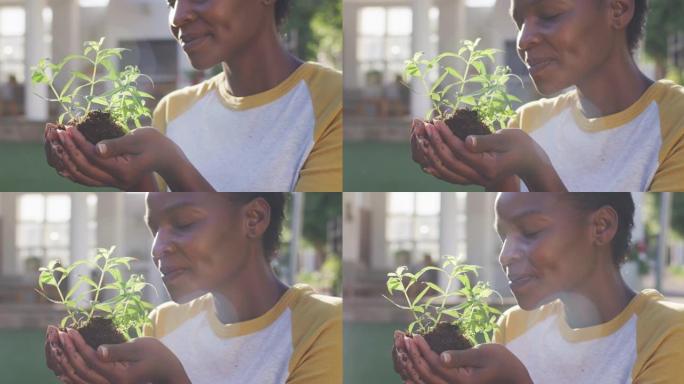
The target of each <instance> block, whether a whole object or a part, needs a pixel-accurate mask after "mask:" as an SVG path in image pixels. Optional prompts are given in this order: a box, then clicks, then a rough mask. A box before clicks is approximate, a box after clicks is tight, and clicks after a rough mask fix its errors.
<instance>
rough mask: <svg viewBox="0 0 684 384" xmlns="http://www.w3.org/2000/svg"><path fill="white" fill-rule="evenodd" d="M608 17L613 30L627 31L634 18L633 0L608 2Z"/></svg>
mask: <svg viewBox="0 0 684 384" xmlns="http://www.w3.org/2000/svg"><path fill="white" fill-rule="evenodd" d="M608 12H609V14H608V17H609V19H610V25H611V26H612V27H613V28H615V29H627V26H629V23H630V22H631V21H632V19H633V18H634V0H608Z"/></svg>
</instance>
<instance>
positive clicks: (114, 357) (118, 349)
mask: <svg viewBox="0 0 684 384" xmlns="http://www.w3.org/2000/svg"><path fill="white" fill-rule="evenodd" d="M140 354H141V347H140V346H139V345H138V343H137V342H136V340H135V339H134V340H131V341H129V342H126V343H122V344H104V345H101V346H100V347H99V348H97V357H98V358H99V359H100V361H107V362H123V361H138V360H140V358H141V356H140Z"/></svg>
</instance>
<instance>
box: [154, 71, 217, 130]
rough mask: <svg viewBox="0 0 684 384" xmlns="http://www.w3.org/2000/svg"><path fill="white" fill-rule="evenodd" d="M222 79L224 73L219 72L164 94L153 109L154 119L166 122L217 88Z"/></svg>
mask: <svg viewBox="0 0 684 384" xmlns="http://www.w3.org/2000/svg"><path fill="white" fill-rule="evenodd" d="M222 79H224V74H223V73H219V74H218V75H216V76H214V77H212V78H211V79H208V80H205V81H203V82H201V83H199V84H196V85H191V86H187V87H184V88H181V89H177V90H175V91H173V92H171V93H169V94H168V95H166V96H164V97H163V98H162V99H161V100H160V101H159V104H157V107H156V109H155V111H154V120H155V121H159V122H160V123H163V124H168V122H170V121H172V120H174V119H175V118H176V117H178V116H180V115H181V114H183V113H184V112H185V111H187V110H188V109H190V107H191V106H192V105H193V104H195V103H196V102H197V101H199V100H200V99H202V98H203V97H204V96H206V95H207V94H209V93H210V92H212V91H214V90H216V89H218V84H219V83H220V82H221V81H222Z"/></svg>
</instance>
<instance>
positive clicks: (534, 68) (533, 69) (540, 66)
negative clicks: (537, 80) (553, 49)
mask: <svg viewBox="0 0 684 384" xmlns="http://www.w3.org/2000/svg"><path fill="white" fill-rule="evenodd" d="M552 63H553V60H551V59H549V60H543V61H537V62H533V63H527V69H528V70H529V71H530V75H536V74H538V73H539V72H541V71H543V70H544V69H546V67H548V66H549V65H551V64H552Z"/></svg>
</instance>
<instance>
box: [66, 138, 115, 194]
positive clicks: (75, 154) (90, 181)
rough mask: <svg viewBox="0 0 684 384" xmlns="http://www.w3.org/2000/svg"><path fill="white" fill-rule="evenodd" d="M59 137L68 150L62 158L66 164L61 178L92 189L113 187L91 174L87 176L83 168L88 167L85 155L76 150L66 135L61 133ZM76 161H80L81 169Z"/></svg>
mask: <svg viewBox="0 0 684 384" xmlns="http://www.w3.org/2000/svg"><path fill="white" fill-rule="evenodd" d="M59 136H60V139H61V140H63V141H62V142H63V143H64V147H65V149H66V151H65V153H64V155H63V156H62V157H61V160H62V162H63V163H64V170H62V171H60V172H59V174H60V175H61V176H63V177H66V178H68V179H69V180H71V181H74V182H76V183H79V184H83V185H87V186H91V187H104V186H107V185H111V184H107V183H105V182H104V181H100V180H97V179H95V178H93V177H92V176H91V175H90V174H85V173H84V172H82V168H86V167H87V166H85V163H86V161H85V159H84V157H83V154H82V153H80V151H78V150H77V149H76V147H75V146H74V144H73V142H71V141H70V139H69V138H68V137H66V134H65V133H61V131H60V133H59ZM76 159H78V161H79V164H80V167H79V165H78V164H77V163H76Z"/></svg>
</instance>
